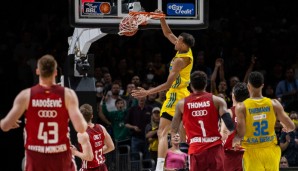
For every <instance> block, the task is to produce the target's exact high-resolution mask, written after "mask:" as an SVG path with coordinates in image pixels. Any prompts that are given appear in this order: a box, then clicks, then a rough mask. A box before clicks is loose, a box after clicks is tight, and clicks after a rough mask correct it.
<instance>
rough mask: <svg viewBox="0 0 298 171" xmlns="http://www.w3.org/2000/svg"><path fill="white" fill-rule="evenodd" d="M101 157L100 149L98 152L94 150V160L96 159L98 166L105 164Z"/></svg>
mask: <svg viewBox="0 0 298 171" xmlns="http://www.w3.org/2000/svg"><path fill="white" fill-rule="evenodd" d="M102 155H103V154H102V148H101V149H99V150H95V158H96V161H97V162H98V164H102V163H104V162H105V161H104V159H103V157H102Z"/></svg>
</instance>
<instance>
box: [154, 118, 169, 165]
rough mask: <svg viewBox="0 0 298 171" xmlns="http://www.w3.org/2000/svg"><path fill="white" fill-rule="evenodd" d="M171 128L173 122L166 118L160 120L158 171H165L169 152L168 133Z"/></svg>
mask: <svg viewBox="0 0 298 171" xmlns="http://www.w3.org/2000/svg"><path fill="white" fill-rule="evenodd" d="M170 127H171V120H169V119H166V118H164V117H161V118H160V121H159V128H158V131H157V135H158V157H157V164H156V171H163V167H164V161H165V157H166V154H167V150H168V133H169V131H170Z"/></svg>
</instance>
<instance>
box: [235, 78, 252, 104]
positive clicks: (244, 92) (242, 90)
mask: <svg viewBox="0 0 298 171" xmlns="http://www.w3.org/2000/svg"><path fill="white" fill-rule="evenodd" d="M233 94H234V97H235V100H236V101H237V102H243V101H244V100H245V99H247V98H249V92H248V89H247V85H246V83H244V82H238V83H236V85H235V86H234V87H233Z"/></svg>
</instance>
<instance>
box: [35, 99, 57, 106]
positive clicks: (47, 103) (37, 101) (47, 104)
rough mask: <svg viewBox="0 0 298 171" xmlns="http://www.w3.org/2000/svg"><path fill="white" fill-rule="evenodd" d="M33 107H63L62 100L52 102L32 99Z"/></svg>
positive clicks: (50, 100)
mask: <svg viewBox="0 0 298 171" xmlns="http://www.w3.org/2000/svg"><path fill="white" fill-rule="evenodd" d="M32 106H33V107H62V100H61V98H59V99H55V100H52V99H50V98H47V99H32Z"/></svg>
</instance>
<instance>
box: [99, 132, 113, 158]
mask: <svg viewBox="0 0 298 171" xmlns="http://www.w3.org/2000/svg"><path fill="white" fill-rule="evenodd" d="M101 128H102V130H103V132H104V135H105V142H104V143H105V145H104V146H103V154H106V153H109V152H111V151H113V150H114V149H115V145H114V143H113V140H112V138H111V136H110V134H109V133H108V131H107V130H106V128H105V127H103V126H101Z"/></svg>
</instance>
